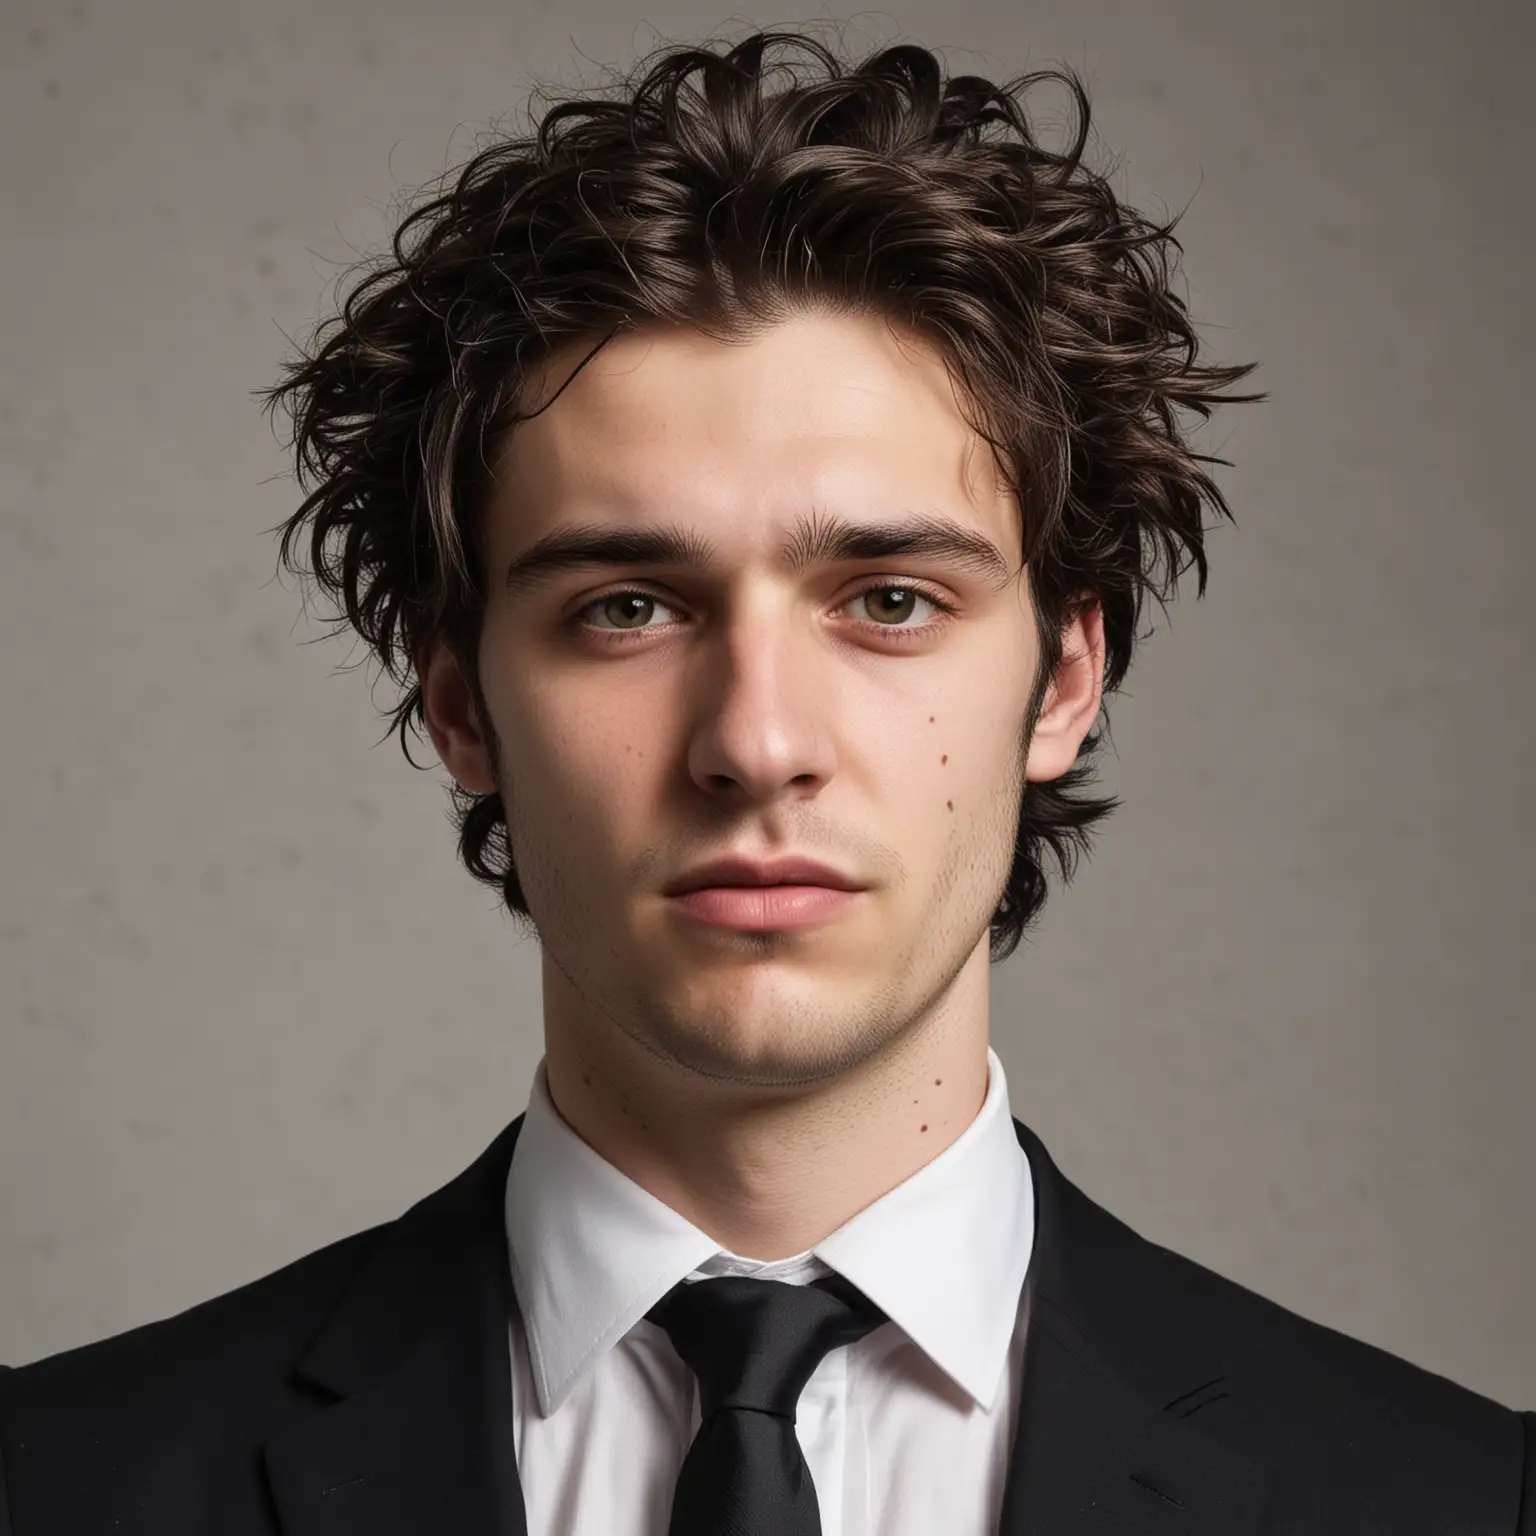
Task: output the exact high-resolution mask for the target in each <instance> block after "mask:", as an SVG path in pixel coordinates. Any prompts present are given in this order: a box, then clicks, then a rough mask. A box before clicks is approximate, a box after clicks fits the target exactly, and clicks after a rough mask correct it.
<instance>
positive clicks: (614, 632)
mask: <svg viewBox="0 0 1536 1536" xmlns="http://www.w3.org/2000/svg"><path fill="white" fill-rule="evenodd" d="M890 590H894V591H898V592H915V593H916V594H917V595H918V596H919V597H921V598H923V599H924V600H925V601H926V602H930V603H932V604H933V606H934V607H935V608H937V609H938V610H939V612H940V613H941V614H943V615H944V618H941V619H929V620H928V622H927V623H926V624H913V625H892V624H876V623H875V622H874V621H873V620H869V621H868V623H869V627H870V628H872V629H877V630H879V631H881V633H883V634H889V635H897V636H902V635H916V636H919V637H927V636H928V635H931V634H933V633H935V632H936V631H937V630H939V629H941V628H942V627H943V625H944V623H945V622H946V620H947V619H948V617H949V616H950V615H952V614H954V613H955V612H957V611H958V610H957V608H956V605H955V604H954V603H951V602H948V601H947V600H946V599H944V598H942V597H940V596H939V594H938V593H937V592H935V591H934V590H933V589H932V588H931V587H927V586H924V585H923V584H922V583H921V582H917V581H893V580H890V579H889V578H887V579H883V580H880V581H871V582H869V583H867V584H866V585H865V586H862V587H860V588H859V590H858V591H857V592H853V593H851V594H850V595H849V597H848V599H847V601H846V602H845V603H844V604H843V606H844V607H845V608H846V607H847V606H848V604H849V603H854V602H857V601H858V600H859V599H860V598H861V597H867V596H868V595H869V594H870V593H871V592H883V591H890ZM614 597H649V598H651V599H653V600H654V601H655V602H658V603H667V602H668V599H666V598H664V597H661V596H660V595H658V594H657V593H655V592H652V591H649V590H648V589H647V588H645V587H612V588H610V589H609V590H608V591H607V592H599V593H598V595H597V596H596V597H593V598H589V599H588V600H587V601H586V602H585V603H583V604H582V605H581V607H580V608H578V609H577V610H576V612H575V613H574V614H573V615H572V616H571V623H572V625H573V626H574V627H575V628H577V629H579V630H582V631H584V632H585V633H587V634H591V635H597V636H600V637H601V639H602V641H603V643H604V644H618V645H624V644H627V643H628V639H627V637H628V636H630V635H644V634H647V633H649V632H650V631H649V630H648V629H600V628H598V626H596V625H593V624H585V623H583V622H582V615H583V614H585V613H588V612H590V611H591V610H592V609H593V608H595V607H597V605H598V604H599V603H606V602H607V601H608V600H609V599H610V598H614ZM669 606H670V605H669Z"/></svg>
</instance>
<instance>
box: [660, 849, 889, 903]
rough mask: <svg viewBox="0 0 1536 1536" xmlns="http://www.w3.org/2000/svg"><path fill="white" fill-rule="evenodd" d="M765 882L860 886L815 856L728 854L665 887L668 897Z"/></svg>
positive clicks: (835, 887)
mask: <svg viewBox="0 0 1536 1536" xmlns="http://www.w3.org/2000/svg"><path fill="white" fill-rule="evenodd" d="M768 885H797V886H824V887H826V888H828V889H830V890H834V891H860V890H863V889H864V887H863V885H862V884H861V883H860V882H859V881H857V880H855V879H854V878H853V877H852V876H851V875H846V874H844V873H843V871H842V870H840V869H836V868H834V867H833V866H832V865H830V864H823V863H822V862H821V861H820V860H818V859H809V858H803V857H800V856H787V857H784V858H777V859H746V858H739V857H728V858H723V859H712V860H710V861H709V862H708V863H706V864H699V865H696V866H695V867H694V868H693V869H691V870H689V871H688V872H687V873H686V874H684V875H682V876H680V877H679V878H678V879H676V880H674V881H673V882H672V884H671V885H669V886H668V887H667V888H666V894H667V895H668V896H681V895H685V894H686V893H687V892H689V891H701V890H705V889H708V888H710V887H715V886H732V887H751V886H768Z"/></svg>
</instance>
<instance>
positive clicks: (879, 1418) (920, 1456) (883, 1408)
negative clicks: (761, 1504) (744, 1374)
mask: <svg viewBox="0 0 1536 1536" xmlns="http://www.w3.org/2000/svg"><path fill="white" fill-rule="evenodd" d="M987 1062H988V1067H989V1076H988V1082H987V1095H986V1100H985V1102H984V1103H983V1105H982V1107H981V1110H980V1113H979V1114H978V1115H977V1116H976V1118H975V1120H974V1121H972V1122H971V1124H970V1125H969V1126H968V1127H967V1128H966V1130H965V1131H964V1132H963V1133H962V1134H961V1136H960V1137H959V1139H958V1140H957V1141H955V1142H953V1143H952V1144H951V1145H950V1146H949V1147H947V1148H945V1150H944V1151H943V1152H941V1153H940V1154H939V1155H938V1156H937V1157H936V1158H934V1159H933V1161H932V1162H930V1163H928V1164H927V1165H926V1166H925V1167H923V1168H920V1169H919V1170H918V1171H917V1172H916V1173H914V1174H913V1175H912V1176H911V1177H910V1178H909V1179H907V1180H906V1181H905V1182H904V1183H901V1184H899V1185H897V1186H896V1188H895V1189H893V1190H891V1191H890V1192H889V1193H887V1194H885V1195H882V1196H881V1197H880V1198H879V1199H878V1200H876V1201H875V1202H874V1203H873V1204H872V1205H869V1206H866V1207H865V1208H864V1209H863V1210H862V1211H860V1212H859V1213H858V1214H857V1215H855V1216H853V1217H852V1218H851V1219H850V1220H848V1221H847V1222H845V1223H844V1224H843V1225H842V1226H841V1227H839V1228H838V1229H837V1231H835V1232H834V1233H832V1234H831V1236H829V1237H827V1238H824V1239H823V1240H822V1241H821V1242H819V1243H817V1244H816V1246H815V1247H814V1248H811V1249H809V1250H808V1251H807V1252H805V1253H802V1254H797V1255H795V1256H794V1257H792V1258H787V1259H775V1260H764V1259H747V1258H741V1257H739V1256H738V1255H735V1254H732V1253H729V1252H727V1251H726V1250H724V1249H722V1248H721V1247H720V1246H719V1245H718V1244H717V1243H716V1242H715V1241H714V1240H713V1239H712V1238H710V1237H709V1236H707V1235H706V1234H705V1233H703V1232H701V1231H700V1230H699V1229H698V1228H697V1227H695V1226H694V1225H693V1224H692V1223H691V1222H688V1221H686V1220H685V1219H684V1218H683V1217H682V1216H680V1215H678V1213H677V1212H676V1211H674V1210H673V1209H672V1208H671V1207H670V1206H668V1205H666V1204H664V1203H663V1202H662V1201H660V1200H658V1199H656V1197H655V1196H654V1195H651V1194H649V1193H648V1192H647V1191H645V1190H644V1189H642V1188H641V1187H640V1186H639V1185H638V1184H636V1183H635V1182H634V1181H633V1180H632V1179H630V1178H629V1177H627V1176H626V1175H625V1174H623V1173H621V1172H620V1171H619V1170H618V1169H617V1168H615V1167H614V1166H613V1164H612V1163H609V1162H608V1161H607V1160H606V1159H604V1158H602V1157H600V1156H599V1155H598V1154H597V1153H596V1152H595V1151H593V1150H592V1148H591V1147H589V1146H588V1145H587V1144H586V1142H584V1141H583V1140H582V1139H581V1138H580V1137H579V1136H578V1135H577V1134H576V1133H575V1132H574V1131H573V1130H572V1129H571V1128H570V1127H569V1126H568V1125H567V1124H566V1123H565V1121H564V1120H562V1119H561V1118H560V1115H559V1113H558V1111H557V1110H556V1109H555V1107H554V1103H553V1101H552V1100H551V1099H550V1096H549V1088H548V1082H547V1078H546V1074H545V1067H544V1064H543V1062H540V1064H539V1067H538V1071H537V1072H536V1074H535V1076H534V1082H533V1090H532V1093H531V1095H530V1097H529V1102H528V1112H527V1117H526V1119H525V1120H524V1122H523V1128H522V1131H521V1132H520V1133H519V1135H518V1139H517V1145H516V1148H515V1149H514V1152H513V1156H512V1166H511V1169H510V1172H509V1174H508V1177H507V1189H506V1224H507V1241H508V1245H509V1248H510V1250H511V1255H512V1266H511V1267H512V1284H513V1289H514V1292H515V1294H516V1297H517V1303H518V1307H519V1308H520V1309H521V1313H522V1316H521V1318H519V1317H518V1316H517V1315H515V1314H514V1315H513V1316H512V1318H511V1319H510V1327H509V1334H510V1345H511V1356H512V1424H513V1434H514V1436H515V1439H516V1454H517V1467H518V1475H519V1478H520V1480H521V1482H522V1487H523V1500H524V1504H525V1506H526V1509H527V1514H528V1532H529V1536H666V1533H667V1525H668V1522H669V1520H670V1518H671V1511H672V1494H673V1491H674V1489H675V1487H676V1485H677V1474H678V1469H679V1468H680V1467H681V1465H682V1461H683V1457H684V1455H685V1454H686V1453H687V1450H688V1447H689V1446H690V1445H691V1444H692V1442H693V1437H694V1434H695V1432H696V1431H697V1429H698V1427H699V1399H698V1386H697V1383H696V1381H695V1379H694V1376H693V1372H692V1371H691V1370H689V1368H688V1367H687V1365H685V1364H684V1363H683V1361H682V1360H681V1359H680V1358H679V1356H678V1354H677V1353H676V1351H675V1350H674V1349H673V1347H672V1341H671V1339H670V1338H669V1337H668V1336H667V1334H666V1332H665V1331H664V1330H663V1329H662V1328H660V1327H659V1326H658V1325H657V1324H655V1323H653V1322H651V1321H650V1320H649V1319H648V1318H647V1317H646V1316H645V1313H646V1312H647V1311H648V1310H649V1309H650V1308H651V1307H652V1306H653V1305H654V1304H655V1303H656V1302H657V1301H659V1300H660V1299H661V1298H662V1296H664V1295H665V1294H666V1292H667V1291H669V1290H670V1289H671V1288H672V1287H673V1286H674V1285H675V1284H677V1282H678V1281H680V1280H684V1279H703V1278H705V1277H707V1276H710V1275H724V1274H733V1275H758V1276H763V1277H765V1278H768V1279H772V1280H784V1281H788V1282H790V1283H791V1284H806V1283H808V1282H809V1281H811V1280H814V1279H816V1278H818V1277H819V1276H821V1275H825V1274H827V1273H828V1272H829V1271H831V1270H836V1271H837V1272H839V1273H840V1274H842V1275H844V1276H846V1277H847V1278H848V1279H849V1280H851V1281H852V1282H853V1284H855V1285H856V1286H858V1288H859V1289H860V1290H861V1291H863V1292H864V1293H865V1295H867V1296H868V1297H869V1298H870V1299H871V1300H872V1301H873V1302H874V1303H875V1304H876V1305H877V1306H879V1307H880V1308H881V1309H882V1310H883V1311H884V1312H885V1313H886V1315H887V1318H888V1319H889V1321H887V1322H885V1323H883V1324H881V1325H880V1326H879V1327H878V1328H876V1329H875V1330H874V1331H873V1332H872V1333H869V1334H867V1335H866V1336H865V1337H864V1338H862V1339H860V1340H858V1341H857V1342H855V1343H853V1344H849V1345H843V1346H840V1347H839V1348H836V1349H833V1350H832V1351H831V1352H830V1353H828V1354H827V1355H826V1356H825V1357H824V1358H823V1360H822V1362H821V1364H820V1365H819V1366H818V1367H817V1368H816V1371H815V1372H814V1374H813V1375H812V1376H811V1379H810V1381H809V1382H808V1383H807V1384H806V1387H805V1390H804V1392H803V1393H802V1394H801V1396H800V1402H799V1408H798V1411H797V1414H796V1419H795V1434H796V1437H797V1438H798V1440H799V1443H800V1449H801V1450H802V1452H803V1453H804V1455H805V1459H806V1464H807V1465H808V1466H809V1468H810V1473H811V1480H812V1482H813V1484H814V1485H815V1488H816V1498H817V1502H818V1504H819V1506H820V1509H821V1529H822V1533H823V1536H934V1533H935V1532H940V1531H942V1532H943V1533H944V1536H994V1533H995V1532H996V1531H997V1528H998V1521H999V1518H1000V1515H1001V1509H1002V1499H1003V1488H1004V1484H1005V1482H1006V1479H1007V1472H1008V1459H1009V1452H1010V1449H1011V1446H1012V1442H1013V1429H1014V1422H1015V1411H1016V1406H1017V1403H1018V1396H1019V1392H1018V1387H1019V1376H1020V1372H1021V1370H1022V1367H1023V1345H1024V1335H1025V1328H1026V1323H1027V1319H1026V1317H1025V1312H1026V1310H1027V1305H1028V1291H1027V1290H1026V1288H1025V1287H1024V1283H1023V1282H1024V1276H1025V1272H1026V1270H1027V1269H1028V1267H1029V1255H1030V1250H1031V1247H1032V1246H1033V1241H1034V1225H1035V1222H1034V1215H1035V1213H1034V1189H1033V1185H1032V1183H1031V1179H1030V1172H1029V1164H1028V1161H1027V1159H1026V1157H1025V1154H1024V1149H1023V1148H1022V1147H1021V1146H1020V1145H1019V1142H1018V1139H1017V1137H1016V1135H1015V1134H1014V1129H1013V1122H1012V1118H1011V1115H1010V1111H1009V1107H1008V1085H1007V1081H1006V1079H1005V1078H1004V1076H1003V1066H1002V1063H1001V1062H1000V1061H999V1060H998V1058H997V1055H996V1053H995V1052H993V1051H991V1050H990V1049H989V1050H988V1052H987Z"/></svg>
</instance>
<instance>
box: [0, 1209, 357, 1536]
mask: <svg viewBox="0 0 1536 1536" xmlns="http://www.w3.org/2000/svg"><path fill="white" fill-rule="evenodd" d="M387 1229H388V1226H387V1224H386V1225H385V1226H379V1227H373V1228H370V1229H369V1230H367V1231H365V1232H360V1233H356V1234H354V1235H353V1236H350V1237H347V1238H343V1239H342V1240H340V1241H339V1242H335V1243H331V1244H329V1245H328V1246H326V1247H324V1248H321V1249H319V1250H317V1251H315V1252H313V1253H310V1254H308V1255H306V1256H304V1257H303V1258H300V1259H298V1260H297V1261H295V1262H294V1263H291V1264H288V1265H286V1266H284V1267H283V1268H282V1269H279V1270H277V1271H275V1272H274V1273H272V1274H269V1275H266V1276H264V1277H263V1278H261V1279H258V1280H255V1281H252V1282H250V1283H249V1284H246V1285H243V1286H241V1287H240V1288H238V1289H237V1290H233V1291H229V1292H227V1293H226V1294H224V1295H221V1296H217V1297H215V1298H213V1299H212V1300H210V1301H206V1302H203V1303H201V1304H199V1305H197V1306H194V1307H191V1308H189V1309H188V1310H186V1311H184V1312H181V1313H178V1314H176V1315H175V1316H173V1317H168V1318H165V1319H162V1320H160V1321H157V1322H153V1323H148V1324H145V1325H143V1326H141V1327H137V1328H133V1329H130V1330H128V1331H127V1332H125V1333H120V1334H117V1335H115V1336H114V1337H111V1338H107V1339H102V1340H100V1341H98V1342H95V1343H92V1344H87V1345H84V1346H82V1347H80V1348H77V1349H71V1350H67V1351H64V1352H63V1353H61V1354H56V1355H51V1356H48V1357H47V1358H45V1359H42V1360H37V1361H34V1362H33V1363H31V1364H29V1365H25V1366H21V1367H18V1368H14V1369H6V1368H3V1367H0V1469H3V1474H0V1487H7V1486H8V1488H9V1502H10V1505H11V1510H10V1518H11V1520H12V1521H13V1522H14V1525H15V1529H16V1531H17V1532H18V1536H20V1533H25V1532H28V1531H29V1530H34V1529H39V1528H41V1529H45V1530H48V1529H64V1528H69V1529H75V1528H76V1524H75V1520H77V1519H82V1520H87V1521H88V1520H89V1518H90V1517H89V1513H88V1512H85V1513H82V1512H81V1511H79V1510H78V1508H77V1506H76V1503H75V1501H76V1500H77V1499H82V1498H85V1497H86V1494H85V1492H84V1490H89V1489H97V1488H107V1487H111V1488H113V1489H116V1490H119V1491H120V1492H121V1491H123V1490H124V1489H125V1477H126V1479H127V1481H128V1482H129V1483H131V1484H132V1485H134V1489H136V1490H137V1492H138V1494H139V1496H140V1497H141V1498H142V1499H143V1501H144V1503H145V1504H146V1505H148V1504H151V1503H153V1504H154V1505H155V1507H157V1508H159V1509H161V1510H162V1511H163V1510H165V1509H166V1508H167V1507H170V1508H175V1509H177V1510H178V1511H180V1518H181V1519H182V1520H183V1521H184V1522H185V1523H184V1525H183V1526H182V1528H184V1529H187V1530H201V1529H205V1528H218V1527H220V1526H221V1525H225V1526H227V1528H228V1529H229V1530H230V1531H231V1532H234V1531H236V1530H245V1529H246V1528H247V1527H246V1525H245V1524H244V1521H245V1519H246V1515H245V1514H244V1513H241V1514H236V1510H237V1509H238V1510H240V1511H248V1510H251V1509H254V1508H255V1507H256V1505H257V1504H258V1503H259V1501H260V1492H259V1488H258V1487H257V1483H258V1479H259V1469H258V1465H257V1454H256V1448H257V1447H259V1445H260V1443H261V1441H262V1440H263V1439H264V1438H265V1437H266V1436H267V1435H268V1434H270V1433H271V1432H272V1431H274V1430H275V1429H276V1428H278V1427H280V1426H281V1425H282V1424H284V1423H286V1422H287V1421H288V1420H290V1419H291V1418H293V1417H295V1416H297V1415H298V1414H300V1413H303V1412H308V1411H309V1410H310V1409H312V1407H313V1406H314V1403H315V1396H314V1393H313V1391H312V1390H311V1389H307V1388H305V1387H303V1386H302V1385H300V1384H298V1383H296V1382H295V1381H293V1379H292V1371H293V1367H294V1364H295V1362H296V1361H297V1360H298V1359H299V1357H300V1356H301V1355H302V1353H303V1351H304V1349H305V1346H306V1345H307V1344H308V1342H309V1340H310V1339H311V1338H312V1337H313V1336H314V1334H315V1333H316V1331H317V1330H318V1329H319V1328H320V1326H321V1324H322V1322H323V1321H324V1319H325V1317H326V1316H327V1315H328V1313H329V1312H330V1311H331V1309H332V1308H333V1307H334V1306H335V1304H336V1302H337V1301H338V1299H339V1298H340V1297H341V1295H342V1293H343V1292H344V1291H345V1290H346V1289H347V1287H348V1285H349V1284H350V1282H351V1281H352V1278H353V1276H354V1275H355V1274H356V1273H357V1271H358V1268H359V1266H360V1265H361V1264H362V1262H363V1260H364V1259H365V1258H366V1256H367V1254H368V1253H369V1252H370V1251H371V1249H372V1248H373V1246H374V1244H375V1243H376V1242H377V1240H378V1238H379V1237H380V1236H381V1234H383V1233H384V1232H385V1231H386V1230H387ZM128 1491H129V1492H132V1491H134V1490H133V1489H130V1490H128ZM168 1495H169V1496H170V1500H171V1502H170V1505H169V1506H167V1504H166V1502H165V1500H166V1498H167V1496H168ZM3 1498H4V1495H3V1494H0V1500H3ZM226 1501H228V1503H229V1507H228V1508H222V1506H224V1505H225V1503H226ZM66 1504H67V1505H68V1507H69V1508H70V1510H71V1511H72V1512H73V1517H72V1518H71V1519H70V1521H69V1522H68V1524H67V1526H66V1525H65V1524H63V1523H60V1522H61V1521H62V1519H63V1516H64V1506H65V1505H66ZM3 1510H4V1504H3V1502H0V1512H3ZM215 1510H220V1512H219V1513H217V1514H216V1513H215ZM27 1516H32V1517H33V1519H32V1520H31V1522H30V1523H29V1519H28V1518H26V1517H27ZM79 1528H81V1529H93V1528H94V1526H93V1525H91V1524H88V1523H82V1524H81V1525H80V1526H79ZM262 1528H263V1527H262V1526H260V1525H257V1526H254V1527H251V1529H262ZM6 1530H7V1526H6V1525H5V1523H4V1521H3V1520H0V1536H4V1533H5V1532H6Z"/></svg>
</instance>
